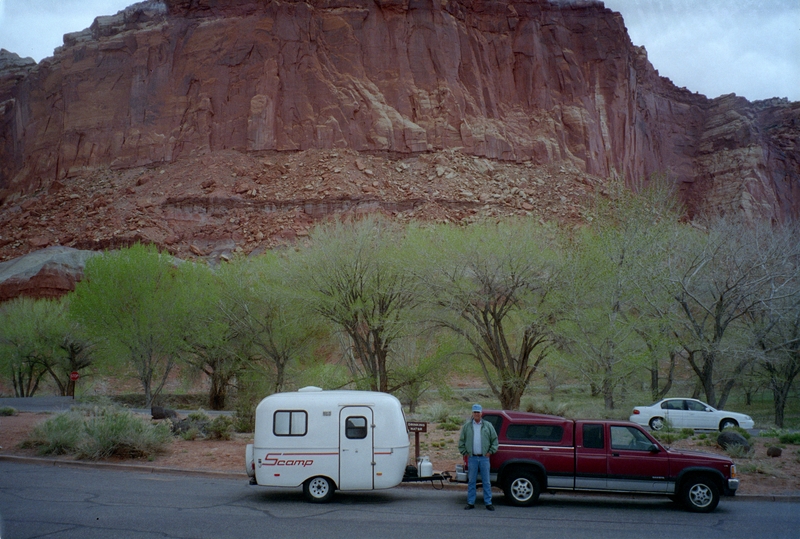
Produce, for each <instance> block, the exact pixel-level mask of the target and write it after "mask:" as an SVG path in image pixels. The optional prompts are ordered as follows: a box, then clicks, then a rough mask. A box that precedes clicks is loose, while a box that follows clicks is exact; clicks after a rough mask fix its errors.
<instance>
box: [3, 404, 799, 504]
mask: <svg viewBox="0 0 800 539" xmlns="http://www.w3.org/2000/svg"><path fill="white" fill-rule="evenodd" d="M50 415H51V414H37V413H31V412H20V413H18V414H17V415H15V416H7V417H0V454H2V455H19V456H30V457H33V456H37V454H36V451H35V450H34V449H22V448H20V447H19V444H20V443H21V442H22V441H23V440H24V439H25V438H26V437H27V436H28V434H29V433H30V431H31V429H33V427H34V426H35V425H36V424H37V423H39V422H42V421H45V420H46V419H47V418H48V417H50ZM419 437H420V454H421V455H425V456H428V457H429V458H430V460H431V462H432V463H433V469H434V471H435V472H444V471H447V472H451V473H452V472H454V470H455V466H456V464H458V463H460V462H461V458H460V457H459V454H458V450H457V440H458V431H445V430H442V429H440V428H438V425H437V424H435V423H429V424H428V432H427V433H421V434H420V435H419ZM251 442H252V435H251V434H236V435H235V437H234V439H232V440H230V441H219V440H193V441H186V440H182V439H180V438H176V439H175V440H174V441H173V442H172V444H170V446H169V447H168V449H167V450H166V452H164V453H163V454H160V455H157V456H155V458H154V459H152V460H144V459H141V460H126V461H125V464H132V465H142V466H150V467H152V466H158V467H164V468H181V469H191V470H211V471H218V472H242V473H243V472H244V471H245V469H244V455H245V446H246V445H247V444H248V443H251ZM410 442H411V446H410V448H409V463H413V462H414V454H415V440H414V434H411V435H410ZM750 442H751V444H753V445H754V447H755V454H754V455H753V456H752V457H749V458H735V459H734V461H735V462H736V466H737V468H738V470H739V479H740V480H741V486H740V487H739V491H738V492H739V494H750V495H773V496H780V495H800V448H798V447H797V446H792V445H789V446H785V447H783V452H782V455H781V456H780V457H775V458H772V457H769V456H767V448H768V447H769V446H772V445H778V440H777V439H775V438H762V437H758V438H756V437H754V438H753V439H751V440H750ZM672 447H674V448H679V449H692V450H699V451H705V452H709V453H717V454H724V452H723V451H722V449H720V448H719V447H716V446H710V445H704V440H697V439H690V440H681V441H678V442H676V443H674V444H672ZM56 458H59V459H63V460H72V457H63V456H62V457H56ZM111 462H120V461H119V460H115V461H111Z"/></svg>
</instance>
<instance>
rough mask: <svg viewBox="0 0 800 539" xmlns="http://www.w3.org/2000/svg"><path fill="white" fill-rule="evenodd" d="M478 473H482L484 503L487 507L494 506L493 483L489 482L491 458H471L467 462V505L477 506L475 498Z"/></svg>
mask: <svg viewBox="0 0 800 539" xmlns="http://www.w3.org/2000/svg"><path fill="white" fill-rule="evenodd" d="M478 471H480V472H481V481H482V482H483V503H484V504H485V505H492V483H491V481H490V480H489V457H469V460H468V461H467V479H468V480H469V484H468V485H467V503H468V504H470V505H475V497H476V496H477V490H478V489H477V486H476V482H477V479H478Z"/></svg>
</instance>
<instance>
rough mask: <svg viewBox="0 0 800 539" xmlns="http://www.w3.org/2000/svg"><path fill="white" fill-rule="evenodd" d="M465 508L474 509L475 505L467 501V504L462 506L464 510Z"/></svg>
mask: <svg viewBox="0 0 800 539" xmlns="http://www.w3.org/2000/svg"><path fill="white" fill-rule="evenodd" d="M467 509H475V506H474V505H472V504H471V503H468V504H467V506H466V507H465V508H464V510H465V511H466V510H467Z"/></svg>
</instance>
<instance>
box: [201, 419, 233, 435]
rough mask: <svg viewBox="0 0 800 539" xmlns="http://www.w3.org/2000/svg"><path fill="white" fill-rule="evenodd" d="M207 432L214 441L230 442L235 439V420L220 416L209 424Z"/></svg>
mask: <svg viewBox="0 0 800 539" xmlns="http://www.w3.org/2000/svg"><path fill="white" fill-rule="evenodd" d="M206 432H207V433H208V437H209V438H211V439H212V440H230V439H231V438H233V419H231V418H230V417H228V416H226V415H218V416H217V417H215V418H214V419H213V420H212V421H211V422H210V423H209V424H208V426H207V427H206Z"/></svg>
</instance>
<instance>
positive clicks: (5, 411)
mask: <svg viewBox="0 0 800 539" xmlns="http://www.w3.org/2000/svg"><path fill="white" fill-rule="evenodd" d="M12 415H17V409H16V408H12V407H11V406H3V407H2V408H0V416H12Z"/></svg>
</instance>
